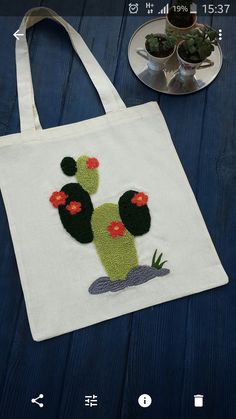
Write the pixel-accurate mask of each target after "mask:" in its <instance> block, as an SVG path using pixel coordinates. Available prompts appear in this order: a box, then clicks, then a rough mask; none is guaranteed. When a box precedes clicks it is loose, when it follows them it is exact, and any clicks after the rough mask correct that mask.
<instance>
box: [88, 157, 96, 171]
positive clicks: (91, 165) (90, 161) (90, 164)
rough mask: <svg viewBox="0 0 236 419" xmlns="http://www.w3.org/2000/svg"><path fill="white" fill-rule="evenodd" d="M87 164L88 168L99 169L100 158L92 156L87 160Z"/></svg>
mask: <svg viewBox="0 0 236 419" xmlns="http://www.w3.org/2000/svg"><path fill="white" fill-rule="evenodd" d="M86 165H87V168H88V169H97V168H98V166H99V161H98V159H96V157H90V158H89V159H88V160H87V161H86Z"/></svg>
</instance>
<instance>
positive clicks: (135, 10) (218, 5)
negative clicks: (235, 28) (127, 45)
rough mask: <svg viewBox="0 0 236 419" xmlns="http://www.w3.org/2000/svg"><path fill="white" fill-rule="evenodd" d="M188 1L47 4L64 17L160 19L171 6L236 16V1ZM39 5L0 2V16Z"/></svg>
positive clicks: (29, 1)
mask: <svg viewBox="0 0 236 419" xmlns="http://www.w3.org/2000/svg"><path fill="white" fill-rule="evenodd" d="M188 4H189V2H188V1H186V0H183V1H182V2H181V0H176V1H175V0H174V1H170V2H169V3H167V2H166V0H153V1H144V0H140V1H139V0H116V1H111V0H103V1H102V2H98V1H94V0H84V1H78V2H75V1H74V0H67V1H65V2H64V1H59V0H58V1H57V2H53V7H52V2H51V1H50V0H48V1H47V0H45V1H44V2H43V7H49V8H53V9H54V10H55V11H56V12H57V13H58V14H60V15H62V16H131V17H135V16H147V17H150V18H152V17H153V18H156V17H161V16H163V15H164V16H165V15H167V14H168V12H169V10H170V8H171V7H172V10H173V8H174V9H175V10H174V11H175V12H176V13H180V14H182V13H186V12H189V13H191V14H198V15H199V16H236V2H233V1H232V2H231V3H230V2H228V1H227V0H226V2H223V1H222V2H219V1H215V0H213V1H210V2H206V1H204V0H203V1H196V2H192V3H191V6H190V8H189V6H188ZM33 7H35V1H34V0H21V1H20V2H19V1H18V0H17V1H16V0H14V1H11V2H5V1H4V2H1V3H0V16H23V15H24V14H25V13H26V11H27V10H28V9H30V8H33Z"/></svg>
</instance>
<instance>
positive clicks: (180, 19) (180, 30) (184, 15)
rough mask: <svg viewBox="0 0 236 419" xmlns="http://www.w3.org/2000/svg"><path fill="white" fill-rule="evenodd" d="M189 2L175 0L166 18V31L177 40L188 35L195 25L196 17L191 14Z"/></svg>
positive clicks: (188, 0)
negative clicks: (172, 34)
mask: <svg viewBox="0 0 236 419" xmlns="http://www.w3.org/2000/svg"><path fill="white" fill-rule="evenodd" d="M191 4H192V1H191V0H176V1H175V4H174V5H173V6H172V7H171V8H170V10H169V12H168V14H167V16H166V31H167V32H169V33H174V34H175V36H177V38H179V36H181V35H183V34H186V33H189V32H190V31H191V30H192V29H193V28H194V27H195V26H196V24H197V15H196V14H192V13H191Z"/></svg>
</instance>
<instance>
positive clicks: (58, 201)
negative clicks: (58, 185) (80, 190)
mask: <svg viewBox="0 0 236 419" xmlns="http://www.w3.org/2000/svg"><path fill="white" fill-rule="evenodd" d="M67 198H68V195H66V194H65V192H62V191H61V192H57V191H56V192H53V193H52V195H51V196H50V199H49V201H50V202H51V203H52V205H53V206H54V208H58V207H59V205H65V203H66V199H67Z"/></svg>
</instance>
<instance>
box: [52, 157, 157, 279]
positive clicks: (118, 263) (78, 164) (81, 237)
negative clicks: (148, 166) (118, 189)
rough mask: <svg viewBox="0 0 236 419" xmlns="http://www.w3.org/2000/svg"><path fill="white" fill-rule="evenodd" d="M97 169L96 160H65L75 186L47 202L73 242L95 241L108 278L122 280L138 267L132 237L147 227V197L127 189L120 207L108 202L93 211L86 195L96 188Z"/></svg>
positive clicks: (64, 187) (66, 173) (69, 158)
mask: <svg viewBox="0 0 236 419" xmlns="http://www.w3.org/2000/svg"><path fill="white" fill-rule="evenodd" d="M98 166H99V162H98V160H97V159H96V158H95V157H89V156H81V157H79V158H78V159H77V161H76V160H74V159H73V158H72V157H64V159H63V160H62V161H61V169H62V171H63V172H64V173H65V175H67V176H75V177H76V180H77V182H78V184H76V183H69V184H67V185H64V186H63V188H62V189H61V191H60V192H57V191H55V192H53V194H52V195H51V197H50V201H51V203H52V205H53V206H54V207H55V208H58V211H59V215H60V218H61V222H62V224H63V226H64V228H65V229H66V230H67V232H68V233H69V234H70V235H71V236H72V237H73V238H74V239H76V240H77V241H78V242H80V243H89V242H92V241H94V244H95V247H96V250H97V253H98V255H99V257H100V259H101V262H102V264H103V266H104V268H105V270H106V272H107V274H108V275H109V277H110V279H111V280H112V281H115V280H125V279H126V277H127V274H128V273H129V272H130V270H131V269H133V268H135V267H137V266H138V256H137V252H136V248H135V242H134V236H140V235H143V234H145V233H147V232H148V231H149V228H150V222H151V218H150V213H149V209H148V206H147V201H148V196H147V195H145V194H144V193H143V192H138V191H133V190H130V191H127V192H126V193H125V194H123V195H122V196H121V198H120V200H119V205H116V204H111V203H109V204H108V203H107V204H103V205H101V206H99V207H97V208H96V209H94V208H93V204H92V202H91V199H90V196H89V195H90V194H93V193H95V192H96V191H97V188H98V183H99V174H98V170H97V168H98Z"/></svg>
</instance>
